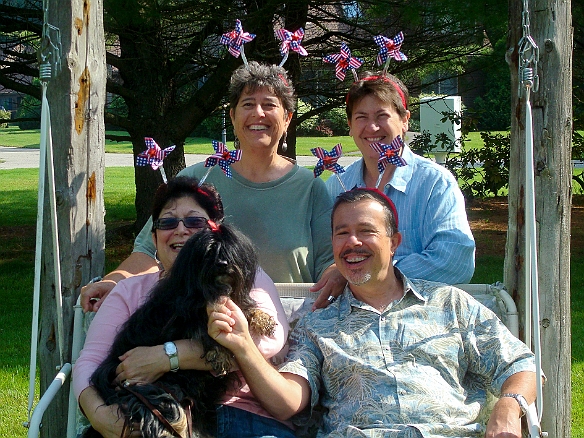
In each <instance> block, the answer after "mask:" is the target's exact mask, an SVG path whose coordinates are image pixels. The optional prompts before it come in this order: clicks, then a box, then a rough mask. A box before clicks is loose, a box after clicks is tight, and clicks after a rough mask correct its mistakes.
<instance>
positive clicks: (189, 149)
mask: <svg viewBox="0 0 584 438" xmlns="http://www.w3.org/2000/svg"><path fill="white" fill-rule="evenodd" d="M106 134H109V135H116V136H123V135H127V134H126V133H125V132H123V131H108V132H107V133H106ZM411 138H412V134H411V133H408V134H407V135H406V141H409V140H410V139H411ZM39 139H40V131H39V130H38V129H36V130H34V129H33V130H27V131H21V130H20V129H19V128H18V127H16V126H9V127H8V128H3V129H0V146H12V147H22V148H38V147H39ZM220 139H221V137H220V136H219V137H217V138H216V140H220ZM212 140H214V139H211V138H202V137H188V138H187V139H186V142H185V153H187V154H212V153H213V146H212V144H211V141H212ZM338 143H341V144H342V146H343V154H344V155H350V154H352V153H358V149H357V146H355V142H354V141H353V139H352V138H351V137H349V136H337V137H298V138H297V143H296V154H297V155H308V156H310V155H312V154H311V152H310V149H312V148H315V147H321V148H324V149H327V150H330V149H332V148H333V147H334V146H335V145H336V144H338ZM479 145H482V139H481V137H480V133H478V132H471V133H470V134H469V140H468V142H467V143H466V144H465V147H468V148H474V147H478V146H479ZM228 147H229V149H231V148H232V145H228ZM105 151H106V152H107V153H124V154H130V153H132V143H131V142H130V140H127V141H121V142H117V141H112V140H108V139H106V142H105Z"/></svg>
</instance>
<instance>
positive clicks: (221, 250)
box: [84, 224, 275, 438]
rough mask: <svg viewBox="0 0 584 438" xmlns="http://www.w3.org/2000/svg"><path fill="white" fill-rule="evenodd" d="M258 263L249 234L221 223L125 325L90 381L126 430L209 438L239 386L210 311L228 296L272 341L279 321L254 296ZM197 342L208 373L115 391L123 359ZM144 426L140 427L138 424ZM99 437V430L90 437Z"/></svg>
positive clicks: (198, 237)
mask: <svg viewBox="0 0 584 438" xmlns="http://www.w3.org/2000/svg"><path fill="white" fill-rule="evenodd" d="M257 270H258V260H257V255H256V253H255V250H254V248H253V245H252V244H251V242H250V241H249V239H248V238H247V237H245V236H244V235H243V234H242V233H240V232H239V231H237V230H235V229H234V228H233V227H230V226H227V225H224V224H219V225H215V224H212V226H211V227H210V228H209V229H204V230H202V231H200V232H198V233H196V234H194V235H193V236H192V237H191V238H190V239H189V240H188V242H187V243H186V244H185V245H184V247H183V248H182V249H181V251H180V252H179V254H178V256H177V258H176V261H175V263H174V265H173V267H172V268H171V270H170V271H169V272H168V273H167V275H166V276H165V277H164V278H162V279H161V280H160V281H159V282H158V284H157V285H156V286H155V287H154V288H153V289H152V291H151V292H150V294H149V297H148V299H147V301H146V302H145V303H144V304H143V305H142V306H141V307H140V308H139V309H138V310H136V312H135V313H134V314H133V315H132V316H131V317H130V318H129V319H128V320H127V321H126V323H125V324H124V325H123V327H122V329H121V331H120V332H119V333H118V335H117V336H116V338H115V340H114V343H113V345H112V348H111V350H110V352H109V354H108V356H107V358H106V359H105V360H104V361H103V362H102V363H101V365H100V366H99V367H98V368H97V369H96V371H95V372H94V373H93V375H92V377H91V383H92V385H94V387H95V389H96V390H97V391H98V392H99V393H100V395H101V396H102V397H103V399H104V400H105V402H106V404H108V405H112V404H118V405H119V409H120V411H121V414H122V415H123V416H124V417H125V424H124V432H131V431H133V430H138V428H139V430H140V432H141V434H142V436H143V437H152V438H154V437H166V436H169V437H171V436H175V437H181V438H187V437H188V438H192V437H211V436H213V431H214V430H215V427H216V425H215V409H216V406H217V404H218V403H219V402H220V400H221V399H222V397H223V395H224V394H225V392H226V391H227V390H228V389H230V388H232V387H236V385H239V384H240V382H239V381H238V379H237V378H236V377H235V376H236V374H235V373H229V370H230V369H231V366H232V363H231V361H232V354H231V352H230V351H229V350H227V349H225V348H224V347H222V346H221V345H219V344H218V343H217V342H216V341H215V340H213V339H211V337H210V336H209V335H208V333H207V322H208V317H207V306H208V305H210V304H213V303H216V302H217V301H218V300H219V298H220V297H222V296H229V297H230V298H231V299H232V300H233V301H234V302H235V303H236V304H237V305H238V306H239V307H240V308H241V309H242V311H243V312H244V314H245V315H246V317H247V319H248V321H249V322H250V330H251V331H252V332H253V333H254V334H258V335H267V336H270V335H272V334H273V333H274V329H275V322H274V320H273V319H272V317H271V316H269V315H268V314H266V313H264V312H263V311H261V310H259V309H257V308H256V303H255V302H254V300H253V298H251V296H250V290H251V289H252V287H253V284H254V280H255V275H256V272H257ZM177 339H192V340H195V341H198V342H200V343H201V345H202V346H203V351H204V356H203V357H204V358H205V360H206V361H207V362H208V363H210V364H211V367H212V369H213V373H211V372H208V371H195V370H178V371H177V372H168V373H166V374H165V375H164V376H162V377H161V378H160V379H159V380H158V381H156V382H155V383H152V384H137V385H130V386H127V387H122V388H120V387H117V385H116V383H115V382H114V379H115V377H116V373H115V370H116V368H117V366H118V365H119V364H120V360H119V359H118V357H119V356H121V355H122V354H124V353H125V352H127V351H128V350H131V349H132V348H135V347H138V346H154V345H161V344H164V343H165V342H168V341H175V340H177ZM138 425H139V426H138ZM99 436H101V435H100V434H99V433H98V432H97V431H95V430H94V429H93V428H90V429H88V430H87V431H86V432H85V434H84V437H85V438H93V437H99Z"/></svg>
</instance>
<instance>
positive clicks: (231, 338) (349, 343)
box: [209, 188, 535, 438]
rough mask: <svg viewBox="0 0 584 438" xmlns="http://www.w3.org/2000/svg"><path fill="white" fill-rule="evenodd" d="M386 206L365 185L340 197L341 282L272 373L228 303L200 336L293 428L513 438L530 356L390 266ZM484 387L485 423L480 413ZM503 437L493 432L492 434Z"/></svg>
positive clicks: (336, 232)
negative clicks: (226, 353)
mask: <svg viewBox="0 0 584 438" xmlns="http://www.w3.org/2000/svg"><path fill="white" fill-rule="evenodd" d="M400 241H401V235H400V234H399V232H398V218H397V214H396V211H395V207H394V206H393V203H392V202H391V201H390V200H389V198H387V197H386V196H385V195H384V194H382V193H381V192H379V191H377V190H374V189H366V188H362V189H353V190H351V191H349V192H345V193H342V194H341V195H339V197H338V198H337V201H336V203H335V206H334V208H333V213H332V242H333V253H334V256H335V262H336V264H337V267H338V268H339V270H340V272H341V273H342V274H343V276H345V278H346V279H347V281H348V284H347V287H346V288H345V291H344V293H343V294H342V295H341V296H340V297H339V299H338V300H336V301H335V302H333V303H332V304H331V305H329V306H328V307H327V308H325V309H319V310H317V311H315V312H312V313H309V314H307V315H306V316H305V317H303V318H302V319H301V320H300V321H299V323H298V324H297V326H296V327H295V329H294V331H293V333H292V335H291V338H290V351H289V353H288V356H287V360H286V362H285V363H284V364H283V365H281V366H280V368H279V370H276V369H275V368H273V367H272V366H271V365H270V364H268V362H267V361H266V360H264V359H263V357H262V356H261V355H260V354H259V352H258V350H257V348H256V347H255V345H254V343H253V340H252V339H251V336H250V335H249V331H248V329H247V323H246V322H245V318H244V317H243V315H242V313H241V311H240V310H239V309H238V308H237V307H236V306H235V305H234V304H233V302H232V301H230V300H226V301H225V302H224V304H223V305H222V306H217V307H215V308H214V309H210V311H209V313H210V318H209V334H210V335H211V336H213V337H214V338H215V339H216V340H217V341H218V342H219V343H221V344H223V345H224V346H226V347H227V348H229V349H230V350H231V351H232V352H233V354H234V356H235V358H236V360H237V362H238V364H239V368H240V370H241V372H242V373H243V375H244V376H245V379H246V382H247V383H248V384H249V386H250V389H251V391H252V392H253V393H254V395H255V396H256V397H257V398H259V399H260V401H261V402H262V405H263V406H264V407H265V408H266V409H267V410H268V411H269V412H270V413H271V414H272V415H273V416H274V417H275V418H277V419H280V420H286V419H289V418H290V417H292V416H294V415H295V414H298V413H301V415H297V416H296V417H294V419H293V420H294V421H295V422H296V423H298V424H302V422H305V421H306V420H307V416H310V415H311V413H312V410H313V408H314V407H315V406H316V405H317V403H318V404H320V405H321V406H322V407H323V408H324V409H323V410H324V415H323V418H322V423H321V425H320V427H319V432H318V436H327V437H347V436H365V437H400V438H401V437H404V438H406V437H438V436H440V437H479V436H480V437H482V436H485V434H486V436H487V437H494V436H510V437H515V436H516V437H520V436H521V421H520V418H521V416H522V415H523V414H524V410H525V406H526V405H527V404H529V403H532V402H533V401H534V399H535V364H534V359H533V354H532V353H531V351H530V350H529V349H528V348H527V346H525V344H523V343H522V342H521V341H519V340H518V339H516V338H515V337H514V336H513V335H512V334H511V333H510V332H509V331H508V330H507V328H506V327H505V326H504V325H503V324H502V323H501V321H500V320H499V319H498V318H497V316H496V315H495V314H494V313H492V312H491V311H490V310H488V309H487V308H486V307H484V306H483V305H481V304H480V303H478V302H477V301H476V300H474V299H473V298H472V297H470V296H469V295H468V294H466V293H465V292H463V291H461V290H459V289H456V288H454V287H452V286H447V285H444V284H441V283H434V282H429V281H424V280H410V279H408V278H406V277H405V276H404V275H403V274H401V273H400V271H399V270H398V269H397V268H394V267H393V264H392V257H393V254H394V253H395V250H396V248H397V246H398V245H399V244H400ZM487 391H490V392H492V393H494V394H495V395H496V396H500V397H501V398H500V399H499V400H498V401H497V403H496V404H495V406H494V409H493V411H492V413H491V416H490V419H489V421H488V424H487V426H486V431H485V426H484V425H482V424H481V423H480V422H479V421H478V420H477V417H478V416H479V411H480V410H481V408H482V407H483V406H484V405H485V402H486V393H487ZM498 434H502V435H498Z"/></svg>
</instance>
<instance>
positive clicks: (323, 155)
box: [310, 143, 347, 192]
mask: <svg viewBox="0 0 584 438" xmlns="http://www.w3.org/2000/svg"><path fill="white" fill-rule="evenodd" d="M310 152H312V155H314V156H315V157H317V158H318V162H317V163H316V166H314V177H315V178H317V177H318V176H320V175H321V174H322V173H323V172H324V171H325V170H329V171H331V172H333V173H334V174H335V175H336V176H337V179H338V180H339V183H341V187H342V188H343V190H344V191H345V192H346V191H347V189H346V188H345V184H343V181H342V180H341V177H340V176H339V173H343V172H344V171H345V169H344V168H343V166H341V165H340V164H339V163H337V161H339V158H341V155H342V154H343V147H342V146H341V144H340V143H338V144H337V145H336V146H335V147H334V148H332V149H331V151H330V152H327V151H326V150H324V149H323V148H313V149H311V150H310Z"/></svg>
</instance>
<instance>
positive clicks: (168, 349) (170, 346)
mask: <svg viewBox="0 0 584 438" xmlns="http://www.w3.org/2000/svg"><path fill="white" fill-rule="evenodd" d="M164 351H165V353H166V354H168V355H173V354H176V345H174V343H173V342H167V343H166V344H164Z"/></svg>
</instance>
